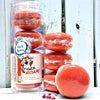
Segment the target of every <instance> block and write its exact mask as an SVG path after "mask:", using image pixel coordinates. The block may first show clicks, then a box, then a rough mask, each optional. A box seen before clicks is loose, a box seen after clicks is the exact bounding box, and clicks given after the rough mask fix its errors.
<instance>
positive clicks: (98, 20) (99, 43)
mask: <svg viewBox="0 0 100 100" xmlns="http://www.w3.org/2000/svg"><path fill="white" fill-rule="evenodd" d="M95 40H96V57H97V59H96V60H97V75H96V76H97V86H99V87H100V0H95Z"/></svg>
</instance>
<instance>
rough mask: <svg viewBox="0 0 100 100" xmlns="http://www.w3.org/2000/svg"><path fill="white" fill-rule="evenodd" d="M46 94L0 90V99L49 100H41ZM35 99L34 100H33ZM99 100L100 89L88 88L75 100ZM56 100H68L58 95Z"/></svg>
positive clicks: (46, 92)
mask: <svg viewBox="0 0 100 100" xmlns="http://www.w3.org/2000/svg"><path fill="white" fill-rule="evenodd" d="M44 93H45V94H48V93H50V92H48V91H44V92H35V93H34V92H31V93H12V92H11V89H10V88H8V89H0V98H2V99H3V100H49V99H43V98H42V95H43V94H44ZM51 94H52V96H54V94H55V93H53V92H51ZM34 98H35V99H34ZM78 99H79V100H80V99H82V100H99V99H100V88H93V87H92V88H89V89H88V91H87V92H86V93H85V94H84V95H83V96H82V97H80V98H77V99H76V100H78ZM56 100H70V99H69V98H67V97H63V96H61V95H60V94H58V95H57V97H56ZM72 100H73V99H72Z"/></svg>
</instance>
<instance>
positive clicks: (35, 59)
mask: <svg viewBox="0 0 100 100" xmlns="http://www.w3.org/2000/svg"><path fill="white" fill-rule="evenodd" d="M42 63H43V61H42V55H41V54H30V55H28V56H27V57H25V58H22V59H18V69H17V82H18V83H24V84H27V83H37V82H41V81H42V67H43V66H42V65H43V64H42Z"/></svg>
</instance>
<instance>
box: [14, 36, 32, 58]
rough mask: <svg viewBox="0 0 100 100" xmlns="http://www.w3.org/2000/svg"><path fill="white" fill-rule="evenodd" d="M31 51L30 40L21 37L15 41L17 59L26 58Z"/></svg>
mask: <svg viewBox="0 0 100 100" xmlns="http://www.w3.org/2000/svg"><path fill="white" fill-rule="evenodd" d="M30 51H31V45H30V42H29V40H28V39H26V38H23V37H21V36H19V37H17V38H16V40H15V54H16V56H17V58H20V59H21V58H25V57H26V56H27V55H29V53H30Z"/></svg>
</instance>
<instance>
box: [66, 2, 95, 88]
mask: <svg viewBox="0 0 100 100" xmlns="http://www.w3.org/2000/svg"><path fill="white" fill-rule="evenodd" d="M65 1H66V33H68V34H71V35H72V37H73V48H72V49H71V50H69V51H68V53H70V54H71V55H72V57H73V64H78V65H81V66H82V67H84V68H85V69H86V70H87V72H88V73H89V75H90V81H91V86H93V84H94V82H93V80H94V75H93V0H77V1H76V0H65ZM76 24H79V26H80V28H79V30H78V29H77V28H76Z"/></svg>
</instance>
